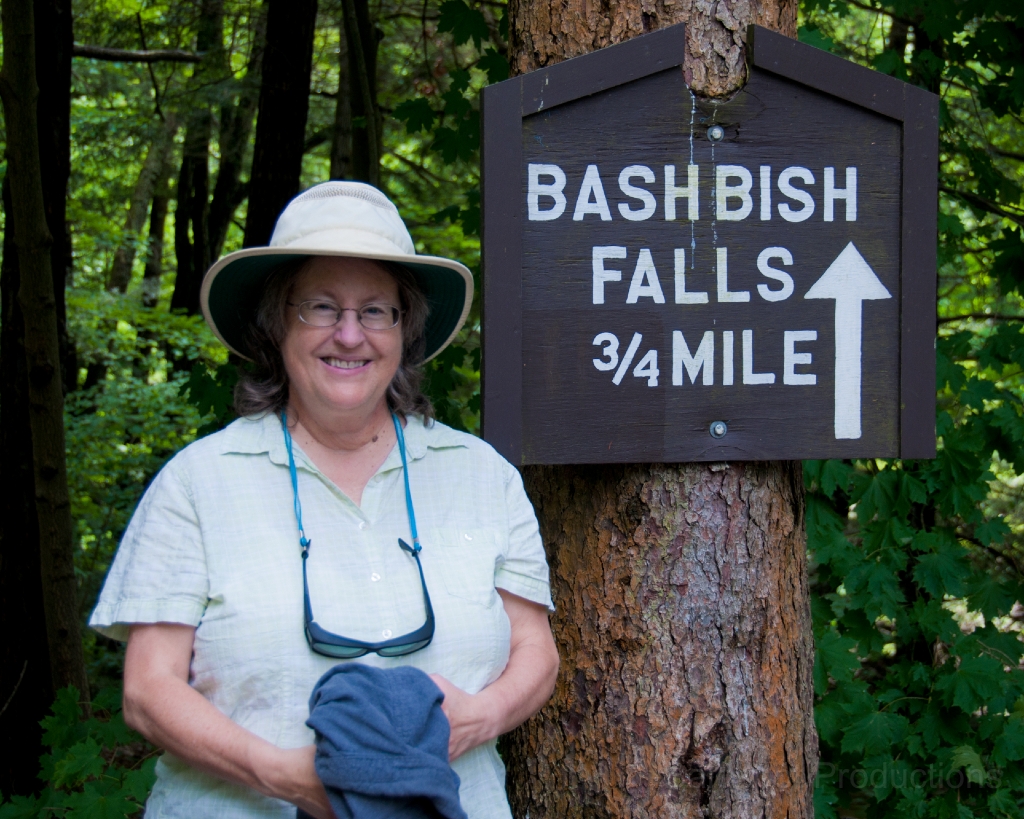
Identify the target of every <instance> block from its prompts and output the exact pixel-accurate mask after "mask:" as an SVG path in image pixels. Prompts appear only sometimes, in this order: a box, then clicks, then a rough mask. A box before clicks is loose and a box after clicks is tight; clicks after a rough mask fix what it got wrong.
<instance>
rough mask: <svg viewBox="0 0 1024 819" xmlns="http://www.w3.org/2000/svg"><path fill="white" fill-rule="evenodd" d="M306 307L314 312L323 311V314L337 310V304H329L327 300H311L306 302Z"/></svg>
mask: <svg viewBox="0 0 1024 819" xmlns="http://www.w3.org/2000/svg"><path fill="white" fill-rule="evenodd" d="M308 309H310V310H312V311H313V312H314V313H323V314H324V315H327V314H328V313H337V312H338V307H337V305H335V304H331V302H329V301H311V302H309V304H308Z"/></svg>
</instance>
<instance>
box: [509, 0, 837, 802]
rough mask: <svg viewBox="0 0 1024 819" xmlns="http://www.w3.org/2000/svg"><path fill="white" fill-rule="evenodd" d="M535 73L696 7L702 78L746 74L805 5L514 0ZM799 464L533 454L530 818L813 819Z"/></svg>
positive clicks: (524, 786)
mask: <svg viewBox="0 0 1024 819" xmlns="http://www.w3.org/2000/svg"><path fill="white" fill-rule="evenodd" d="M510 21H511V26H510V29H511V32H510V33H511V44H510V49H509V51H510V62H511V64H512V67H513V70H514V71H516V72H520V73H521V72H525V71H530V70H532V69H534V68H539V67H541V66H544V65H550V64H552V63H555V62H558V61H560V60H562V59H565V58H568V57H571V56H576V55H578V54H584V53H587V52H589V51H592V50H594V49H596V48H601V47H603V46H606V45H610V44H612V43H615V42H620V41H623V40H626V39H628V38H630V37H633V36H635V35H638V34H641V33H643V32H645V31H651V30H654V29H657V28H660V27H664V26H667V25H670V24H673V23H678V22H685V23H687V25H688V26H689V29H688V32H687V42H688V47H687V53H686V54H685V55H684V71H685V76H686V79H687V82H688V83H689V84H690V85H691V87H692V88H693V90H694V92H695V93H697V94H699V95H702V96H711V97H715V96H722V95H725V94H729V93H731V92H733V91H735V90H736V89H738V88H740V87H741V86H742V85H743V82H744V80H745V68H744V56H745V55H744V37H745V33H746V27H747V25H748V24H750V23H755V22H756V23H760V24H762V25H765V26H768V27H771V28H774V29H776V30H781V31H782V32H783V33H785V34H788V35H790V36H794V35H795V33H796V3H795V2H793V1H792V0H776V2H772V0H767V1H766V2H763V3H761V4H758V6H757V7H756V8H755V7H754V6H753V4H748V3H746V2H745V1H744V0H721V1H720V2H719V3H717V4H715V5H707V4H696V3H692V2H687V3H683V4H680V5H679V6H676V5H674V4H673V5H670V4H667V3H657V4H654V5H650V6H648V5H646V4H644V5H643V6H641V4H640V3H628V4H627V3H620V4H616V5H613V6H612V7H611V10H610V11H609V10H608V8H607V7H597V6H586V5H580V4H579V3H577V2H573V3H571V4H570V5H569V6H565V4H562V3H554V2H550V1H549V0H513V2H512V3H511V4H510ZM801 472H802V470H801V467H800V464H799V463H789V462H785V463H783V462H768V463H738V464H675V465H671V464H630V465H615V466H611V465H609V466H565V467H530V468H527V469H525V470H524V477H525V480H526V487H527V490H528V492H529V494H530V497H531V498H532V499H533V502H534V504H535V505H536V508H537V514H538V517H539V519H540V524H541V533H542V536H543V537H544V541H545V543H546V544H547V548H548V555H549V559H550V562H551V571H552V590H553V593H554V598H555V605H556V606H557V608H558V611H557V612H556V614H555V615H554V618H553V626H554V629H555V634H556V640H557V642H558V645H559V651H560V653H561V656H562V667H561V671H560V674H559V680H558V685H557V688H556V691H555V696H554V698H553V699H552V701H551V703H550V704H549V705H548V706H547V707H546V708H545V709H544V710H543V711H542V712H541V713H540V714H539V715H538V716H537V717H535V718H534V719H532V720H530V721H529V722H528V723H526V725H524V726H523V727H522V728H520V729H519V730H517V731H516V732H514V733H513V734H511V735H510V736H509V737H507V738H506V739H505V741H504V751H505V759H506V762H507V764H508V782H509V786H508V788H509V796H510V801H511V803H512V806H513V812H514V814H515V815H516V816H519V817H526V816H529V817H531V819H575V818H577V817H578V819H583V817H586V819H606V818H607V819H610V818H611V817H615V818H616V819H626V818H627V817H629V818H630V819H648V817H650V818H651V819H654V817H657V818H658V819H662V818H664V819H669V817H671V819H676V818H677V817H680V818H681V819H690V818H691V817H693V819H697V817H700V818H701V819H704V817H717V818H718V819H750V818H751V817H766V819H767V818H769V817H770V818H771V819H776V818H778V819H783V817H785V818H786V819H811V817H813V801H812V793H813V787H814V777H815V774H816V771H817V734H816V732H815V728H814V716H813V684H812V667H813V660H814V656H813V652H814V648H813V641H812V635H811V621H810V605H809V593H808V583H807V578H806V570H807V567H806V555H805V548H806V547H805V538H804V519H803V482H802V479H801Z"/></svg>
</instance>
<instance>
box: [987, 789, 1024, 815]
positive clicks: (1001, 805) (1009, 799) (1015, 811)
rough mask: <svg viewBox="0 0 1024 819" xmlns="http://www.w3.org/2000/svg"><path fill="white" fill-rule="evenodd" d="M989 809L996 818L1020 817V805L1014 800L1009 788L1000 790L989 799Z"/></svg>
mask: <svg viewBox="0 0 1024 819" xmlns="http://www.w3.org/2000/svg"><path fill="white" fill-rule="evenodd" d="M988 809H989V810H990V811H992V813H993V815H995V816H1005V817H1006V819H1018V817H1019V816H1020V805H1019V803H1018V800H1017V799H1016V798H1014V795H1013V792H1012V791H1011V790H1010V789H1009V788H1000V789H999V790H997V791H996V792H995V793H993V794H992V795H991V796H990V797H989V798H988Z"/></svg>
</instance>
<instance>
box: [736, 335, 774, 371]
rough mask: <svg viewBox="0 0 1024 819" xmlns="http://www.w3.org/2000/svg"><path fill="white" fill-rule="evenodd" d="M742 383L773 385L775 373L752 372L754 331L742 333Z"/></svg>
mask: <svg viewBox="0 0 1024 819" xmlns="http://www.w3.org/2000/svg"><path fill="white" fill-rule="evenodd" d="M743 383H744V384H774V383H775V373H755V372H754V331H753V330H744V331H743Z"/></svg>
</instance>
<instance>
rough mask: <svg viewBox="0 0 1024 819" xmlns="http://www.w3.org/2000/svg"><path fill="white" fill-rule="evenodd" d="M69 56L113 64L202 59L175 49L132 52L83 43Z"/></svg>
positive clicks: (188, 61)
mask: <svg viewBox="0 0 1024 819" xmlns="http://www.w3.org/2000/svg"><path fill="white" fill-rule="evenodd" d="M71 54H72V55H73V56H75V57H85V58H86V59H90V60H106V61H108V62H114V63H198V62H199V61H200V60H202V59H203V55H202V54H196V53H194V52H191V51H182V50H180V49H176V48H163V49H154V50H146V51H132V50H129V49H125V48H106V47H105V46H94V45H86V44H84V43H75V45H74V47H73V48H72V49H71Z"/></svg>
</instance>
